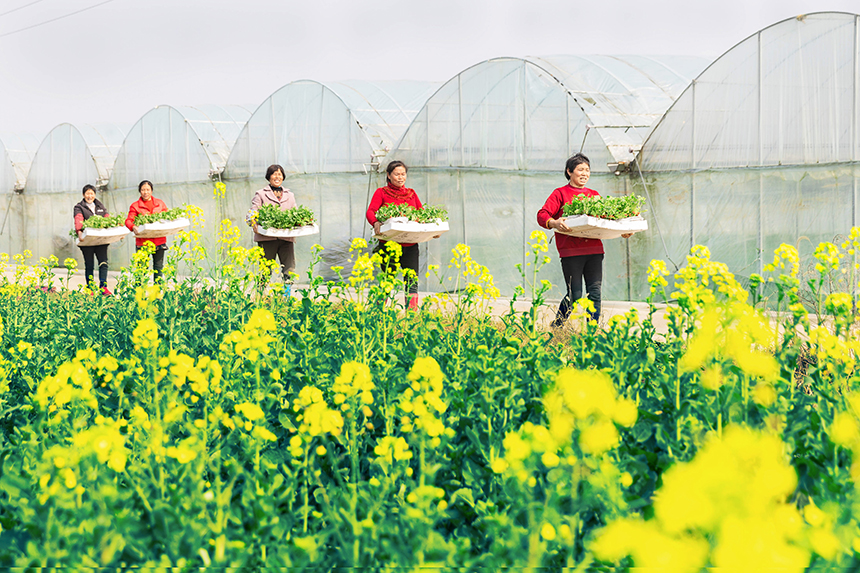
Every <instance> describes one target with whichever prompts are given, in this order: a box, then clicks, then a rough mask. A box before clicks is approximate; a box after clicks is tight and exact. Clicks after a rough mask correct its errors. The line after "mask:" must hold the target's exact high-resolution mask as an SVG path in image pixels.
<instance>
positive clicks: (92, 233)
mask: <svg viewBox="0 0 860 573" xmlns="http://www.w3.org/2000/svg"><path fill="white" fill-rule="evenodd" d="M129 233H131V231H129V230H128V229H126V228H125V227H108V228H107V229H84V232H83V233H82V234H81V237H80V238H77V239H75V245H77V246H78V247H96V246H98V245H109V244H111V243H116V242H117V241H121V240H122V239H123V238H124V237H125V236H126V235H128V234H129Z"/></svg>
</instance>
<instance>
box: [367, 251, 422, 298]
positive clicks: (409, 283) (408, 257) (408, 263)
mask: <svg viewBox="0 0 860 573" xmlns="http://www.w3.org/2000/svg"><path fill="white" fill-rule="evenodd" d="M386 242H387V241H380V242H379V244H378V245H377V246H376V248H375V249H373V252H374V253H380V254H381V255H382V270H383V272H386V273H396V272H397V268H398V267H397V264H396V263H395V262H394V261H392V260H391V259H390V258H389V255H388V253H389V251H388V249H386V248H385V243H386ZM401 250H402V253H401V254H400V268H402V269H411V270H412V271H413V272H414V273H415V274H412V273H409V276H408V277H407V278H406V292H408V293H409V294H417V293H418V245H412V246H411V247H404V246H402V245H401Z"/></svg>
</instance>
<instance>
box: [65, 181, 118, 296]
mask: <svg viewBox="0 0 860 573" xmlns="http://www.w3.org/2000/svg"><path fill="white" fill-rule="evenodd" d="M82 194H83V196H84V198H83V199H82V200H81V202H80V203H78V204H77V205H75V209H74V217H75V231H76V232H77V234H78V238H79V239H80V238H81V237H82V236H83V233H84V221H86V220H87V219H89V218H90V217H108V216H110V213H108V210H107V209H106V208H105V206H104V205H102V202H101V201H99V200H98V199H96V188H95V187H93V186H92V185H89V184H87V185H84V188H83V191H82ZM78 248H79V249H80V250H81V253H82V254H83V255H84V277H85V278H86V281H87V287H88V288H89V289H90V290H91V291H93V292H95V291H96V286H95V279H94V277H93V271H94V270H95V265H94V264H93V262H94V261H93V258H95V259H96V260H98V262H99V290H100V291H101V292H102V293H103V294H108V295H109V294H111V292H110V290H108V287H107V274H108V254H107V250H108V246H107V245H93V246H90V247H78Z"/></svg>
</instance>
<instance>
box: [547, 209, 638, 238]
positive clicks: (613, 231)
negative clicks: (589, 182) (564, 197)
mask: <svg viewBox="0 0 860 573" xmlns="http://www.w3.org/2000/svg"><path fill="white" fill-rule="evenodd" d="M562 221H564V224H565V225H567V226H568V227H569V228H570V232H569V233H562V234H563V235H570V236H571V237H583V238H585V239H617V238H618V237H620V236H621V235H626V234H627V233H639V232H640V231H647V230H648V221H646V220H645V219H643V218H642V217H640V216H638V215H637V216H636V217H628V218H627V219H618V220H616V221H613V220H610V219H598V218H597V217H590V216H588V215H575V216H573V217H566V218H564V219H562ZM553 230H554V231H555V232H556V233H561V231H559V230H557V229H553Z"/></svg>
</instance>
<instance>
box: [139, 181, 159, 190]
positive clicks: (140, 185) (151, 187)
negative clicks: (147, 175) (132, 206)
mask: <svg viewBox="0 0 860 573" xmlns="http://www.w3.org/2000/svg"><path fill="white" fill-rule="evenodd" d="M144 185H149V188H150V189H152V190H153V191H155V185H153V184H152V181H149V180H148V179H144V180H143V181H141V182H140V183H138V184H137V192H138V193H140V190H141V189H143V186H144Z"/></svg>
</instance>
